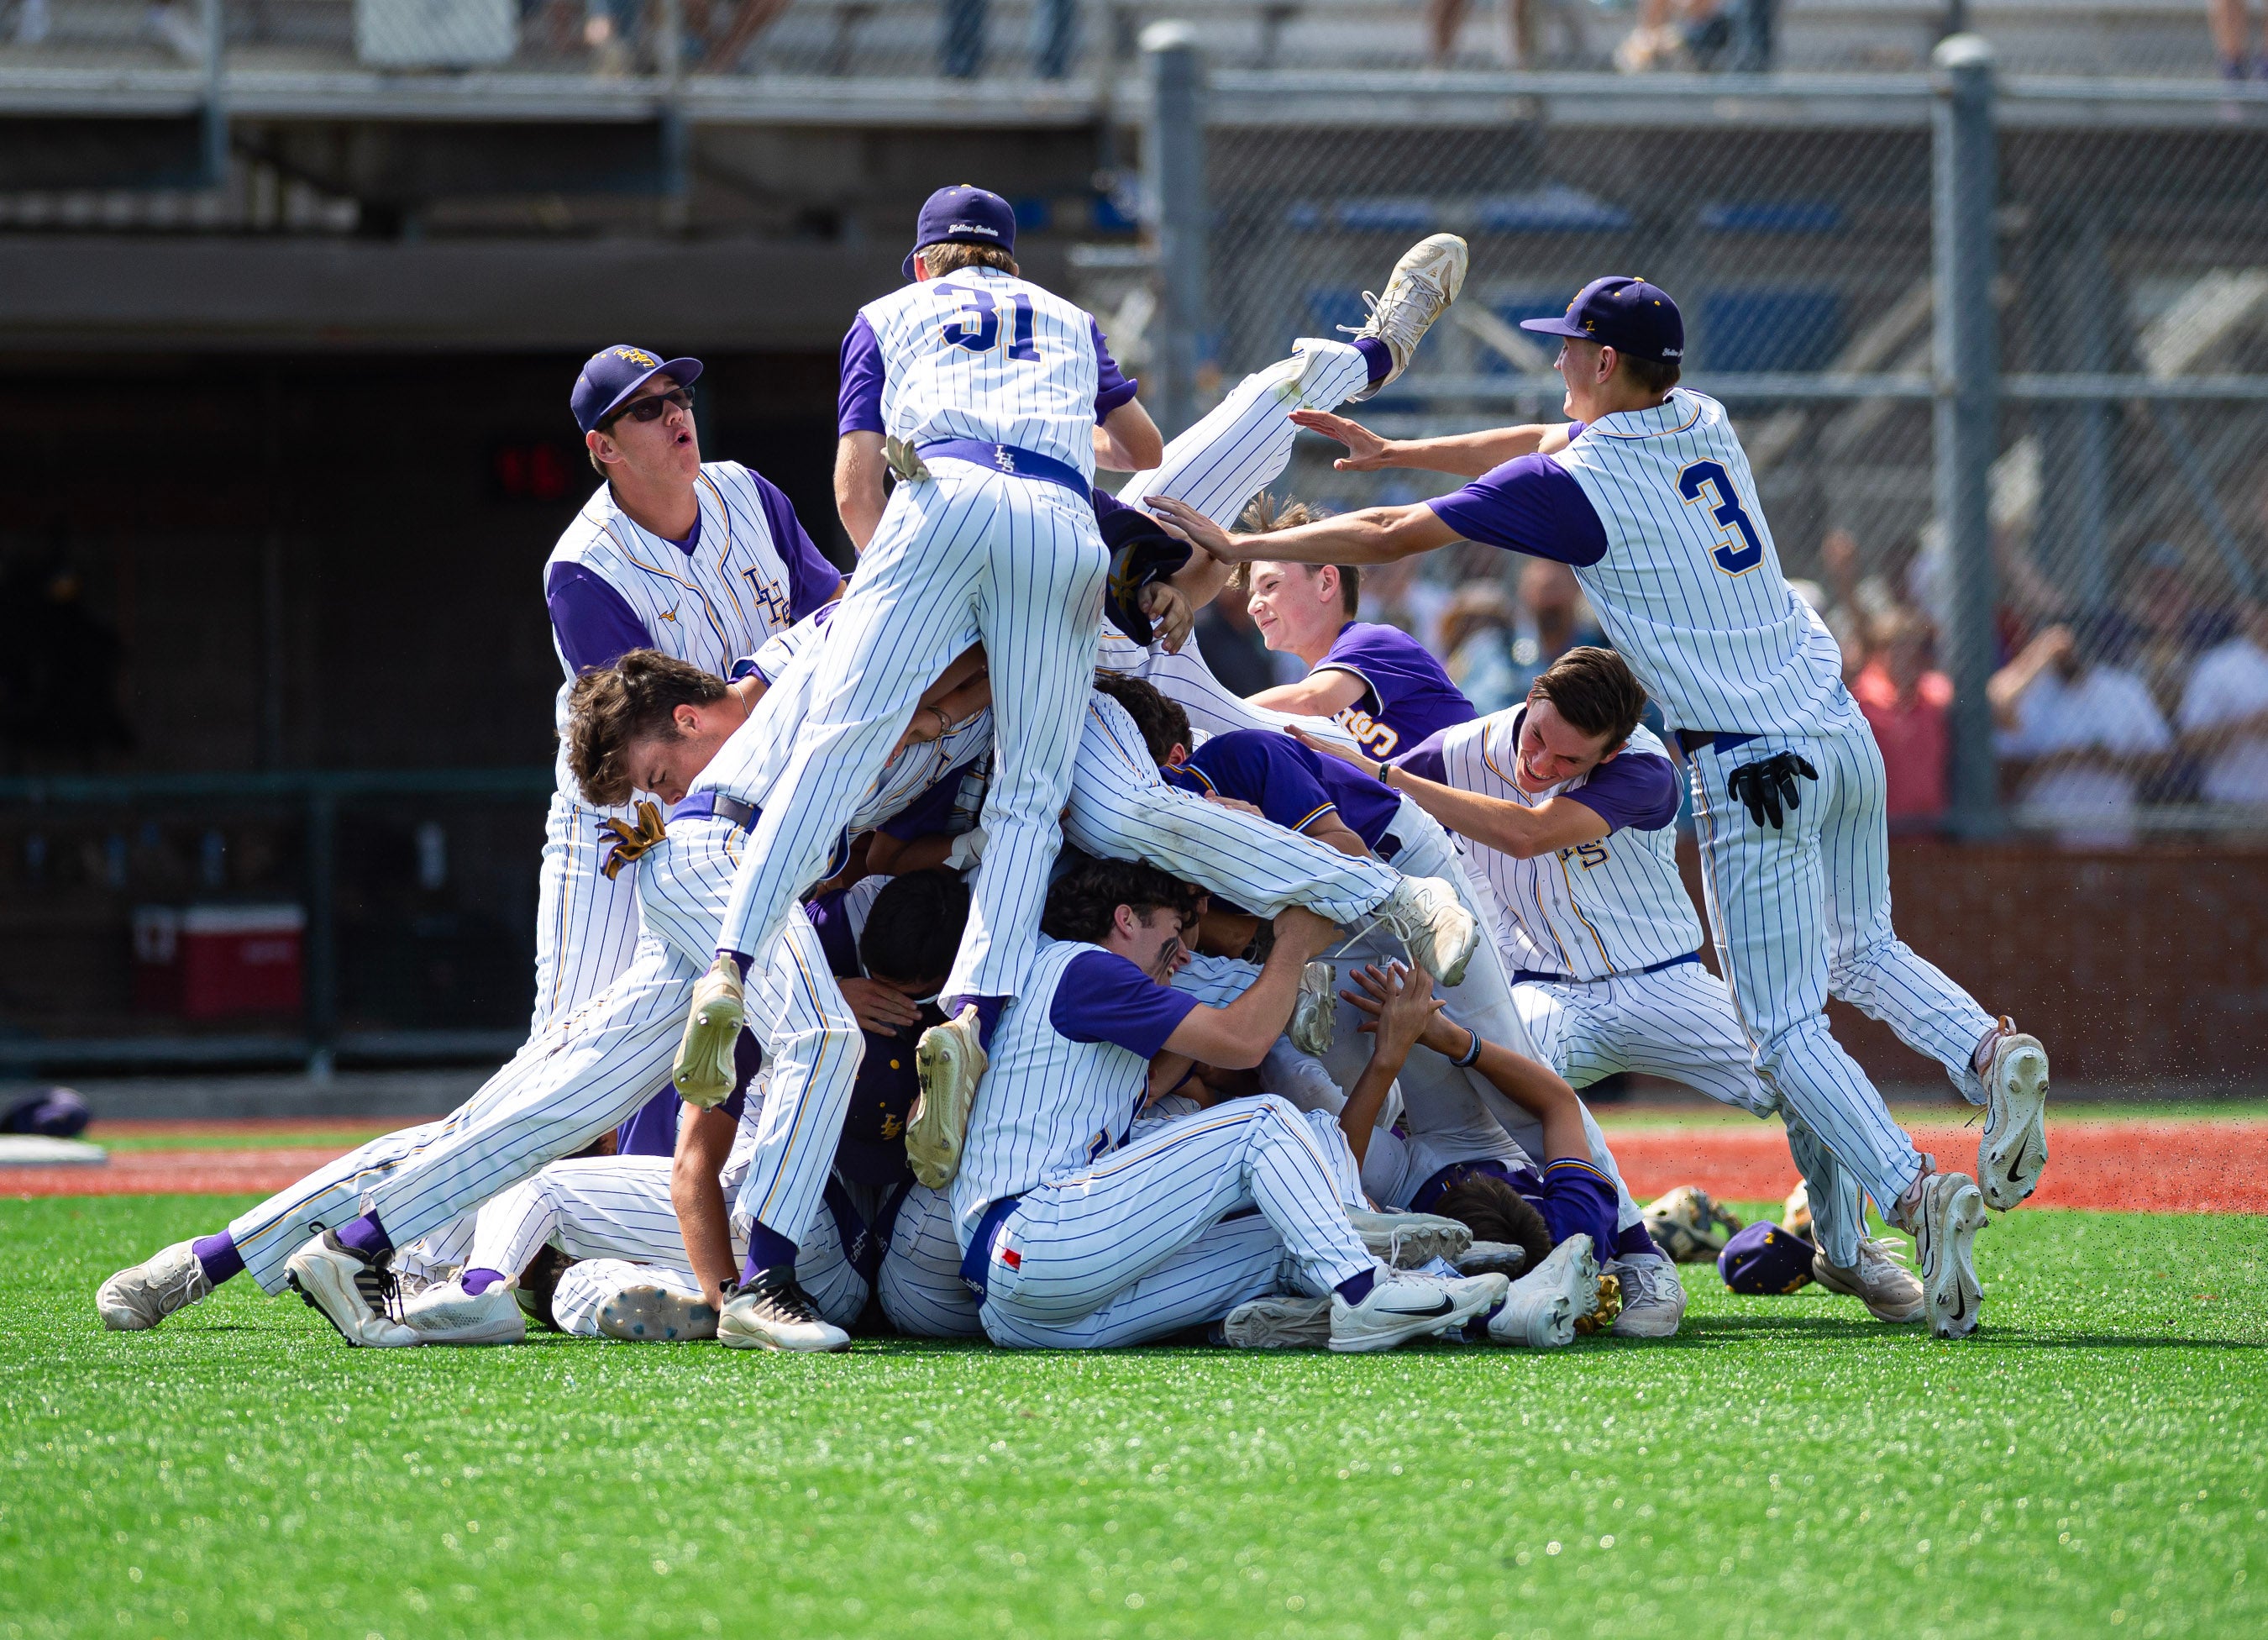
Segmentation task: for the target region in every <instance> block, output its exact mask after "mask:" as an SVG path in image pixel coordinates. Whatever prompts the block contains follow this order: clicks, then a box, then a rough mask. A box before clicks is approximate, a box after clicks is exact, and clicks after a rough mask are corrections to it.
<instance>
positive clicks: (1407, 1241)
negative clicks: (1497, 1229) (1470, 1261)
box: [1347, 1208, 1473, 1270]
mask: <svg viewBox="0 0 2268 1640" xmlns="http://www.w3.org/2000/svg"><path fill="white" fill-rule="evenodd" d="M1347 1223H1350V1224H1351V1225H1353V1226H1354V1231H1355V1234H1356V1235H1358V1236H1359V1237H1362V1245H1363V1246H1364V1247H1365V1248H1366V1249H1367V1250H1368V1251H1369V1253H1370V1256H1371V1257H1372V1258H1373V1259H1377V1260H1381V1261H1382V1262H1384V1263H1386V1264H1388V1265H1390V1266H1392V1267H1394V1268H1395V1269H1397V1270H1414V1269H1416V1268H1417V1267H1418V1266H1419V1265H1421V1264H1424V1263H1425V1261H1426V1260H1429V1259H1446V1260H1449V1261H1450V1262H1451V1263H1453V1264H1454V1263H1455V1262H1456V1259H1457V1255H1458V1254H1459V1253H1461V1252H1464V1251H1465V1249H1466V1248H1468V1247H1469V1246H1471V1245H1473V1233H1472V1231H1471V1230H1469V1229H1468V1228H1467V1227H1466V1226H1465V1225H1464V1224H1463V1223H1461V1222H1460V1221H1458V1220H1456V1219H1445V1218H1440V1217H1437V1216H1436V1215H1433V1214H1431V1213H1373V1212H1371V1211H1370V1210H1369V1209H1368V1208H1348V1209H1347Z"/></svg>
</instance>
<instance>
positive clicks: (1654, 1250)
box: [1614, 1219, 1664, 1259]
mask: <svg viewBox="0 0 2268 1640" xmlns="http://www.w3.org/2000/svg"><path fill="white" fill-rule="evenodd" d="M1614 1256H1615V1257H1616V1258H1617V1259H1659V1258H1661V1257H1662V1256H1664V1255H1663V1253H1662V1251H1661V1248H1659V1247H1657V1246H1655V1245H1653V1237H1651V1236H1649V1235H1647V1234H1646V1222H1645V1221H1644V1220H1642V1219H1641V1220H1640V1221H1639V1222H1638V1223H1636V1224H1633V1225H1631V1227H1630V1228H1629V1229H1628V1230H1616V1232H1615V1252H1614Z"/></svg>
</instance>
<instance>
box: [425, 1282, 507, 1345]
mask: <svg viewBox="0 0 2268 1640" xmlns="http://www.w3.org/2000/svg"><path fill="white" fill-rule="evenodd" d="M401 1321H402V1325H403V1326H407V1327H409V1329H410V1331H412V1332H414V1333H416V1334H417V1341H418V1342H419V1343H421V1344H517V1343H520V1342H522V1341H524V1340H526V1338H527V1316H526V1315H525V1314H524V1313H523V1312H522V1311H521V1310H520V1307H519V1299H517V1298H515V1297H514V1296H512V1289H511V1287H509V1286H508V1285H506V1284H505V1283H504V1282H492V1283H490V1286H489V1287H488V1288H487V1289H485V1290H484V1291H482V1292H479V1293H468V1292H467V1291H466V1290H465V1289H463V1288H461V1287H460V1286H458V1285H457V1283H456V1282H443V1283H442V1284H441V1285H440V1286H438V1287H429V1288H427V1289H425V1290H424V1291H423V1292H422V1293H420V1294H418V1295H417V1296H416V1297H415V1298H413V1299H411V1300H410V1301H409V1303H408V1304H404V1305H402V1306H401Z"/></svg>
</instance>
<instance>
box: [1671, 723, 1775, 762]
mask: <svg viewBox="0 0 2268 1640" xmlns="http://www.w3.org/2000/svg"><path fill="white" fill-rule="evenodd" d="M1757 738H1758V736H1756V735H1726V734H1721V733H1719V731H1718V730H1715V729H1680V730H1678V731H1677V744H1678V748H1679V750H1683V752H1684V754H1685V755H1686V756H1687V757H1691V756H1692V755H1693V754H1694V753H1695V752H1697V751H1706V750H1709V748H1710V747H1712V746H1714V747H1715V748H1716V749H1717V750H1719V751H1730V750H1733V748H1734V747H1735V746H1745V745H1747V744H1748V743H1749V742H1750V741H1752V740H1756V739H1757Z"/></svg>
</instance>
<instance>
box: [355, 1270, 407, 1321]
mask: <svg viewBox="0 0 2268 1640" xmlns="http://www.w3.org/2000/svg"><path fill="white" fill-rule="evenodd" d="M354 1284H355V1291H357V1292H358V1293H360V1294H361V1295H362V1301H363V1303H365V1304H368V1305H369V1306H370V1307H371V1308H372V1310H374V1311H377V1312H378V1313H379V1315H382V1316H387V1317H389V1318H391V1319H394V1320H396V1321H399V1320H401V1319H402V1317H401V1280H400V1278H399V1277H397V1276H396V1275H395V1274H394V1267H393V1266H392V1265H391V1264H365V1265H364V1266H363V1267H362V1268H361V1269H359V1270H357V1271H356V1272H355V1278H354Z"/></svg>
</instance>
